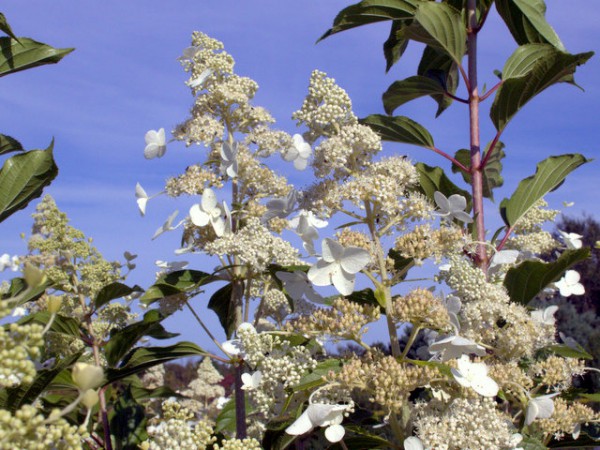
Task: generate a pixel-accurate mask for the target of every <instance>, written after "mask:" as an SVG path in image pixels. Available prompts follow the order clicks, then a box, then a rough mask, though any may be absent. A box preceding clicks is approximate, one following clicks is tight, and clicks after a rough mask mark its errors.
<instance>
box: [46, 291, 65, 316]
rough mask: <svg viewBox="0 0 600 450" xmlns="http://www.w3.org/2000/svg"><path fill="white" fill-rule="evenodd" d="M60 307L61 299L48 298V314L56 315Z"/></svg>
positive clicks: (53, 296)
mask: <svg viewBox="0 0 600 450" xmlns="http://www.w3.org/2000/svg"><path fill="white" fill-rule="evenodd" d="M61 305H62V298H61V297H57V296H56V295H51V296H49V297H48V312H49V313H50V314H56V313H57V312H58V311H59V309H60V307H61Z"/></svg>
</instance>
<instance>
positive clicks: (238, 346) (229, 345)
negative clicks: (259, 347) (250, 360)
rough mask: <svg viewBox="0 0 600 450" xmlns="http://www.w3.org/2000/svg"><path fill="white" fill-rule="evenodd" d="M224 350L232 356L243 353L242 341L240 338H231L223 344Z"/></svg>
mask: <svg viewBox="0 0 600 450" xmlns="http://www.w3.org/2000/svg"><path fill="white" fill-rule="evenodd" d="M221 347H223V350H225V351H226V352H227V353H228V354H229V355H231V356H238V355H241V354H242V341H240V340H239V339H230V340H228V341H225V342H223V343H222V344H221Z"/></svg>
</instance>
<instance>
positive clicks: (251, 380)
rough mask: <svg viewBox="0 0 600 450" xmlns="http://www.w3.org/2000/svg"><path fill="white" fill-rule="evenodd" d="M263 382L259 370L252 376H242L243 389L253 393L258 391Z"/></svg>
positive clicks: (247, 374)
mask: <svg viewBox="0 0 600 450" xmlns="http://www.w3.org/2000/svg"><path fill="white" fill-rule="evenodd" d="M261 380H262V372H261V371H260V370H257V371H256V372H254V373H253V374H252V375H250V374H249V373H243V374H242V383H243V386H242V389H244V390H245V391H252V390H254V389H258V387H259V386H260V381H261Z"/></svg>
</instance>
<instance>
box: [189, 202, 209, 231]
mask: <svg viewBox="0 0 600 450" xmlns="http://www.w3.org/2000/svg"><path fill="white" fill-rule="evenodd" d="M190 220H191V221H192V223H193V224H194V225H196V226H197V227H204V226H206V225H207V224H208V220H209V216H208V214H206V213H205V212H204V211H202V210H201V209H200V205H194V206H192V207H191V208H190Z"/></svg>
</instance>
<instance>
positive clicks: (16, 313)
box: [11, 306, 27, 317]
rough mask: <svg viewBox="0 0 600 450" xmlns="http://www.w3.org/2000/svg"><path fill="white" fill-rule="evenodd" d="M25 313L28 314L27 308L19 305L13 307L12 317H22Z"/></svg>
mask: <svg viewBox="0 0 600 450" xmlns="http://www.w3.org/2000/svg"><path fill="white" fill-rule="evenodd" d="M25 314H27V310H26V309H25V308H23V307H22V306H17V307H16V308H15V309H13V312H12V314H11V316H12V317H21V316H24V315H25Z"/></svg>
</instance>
